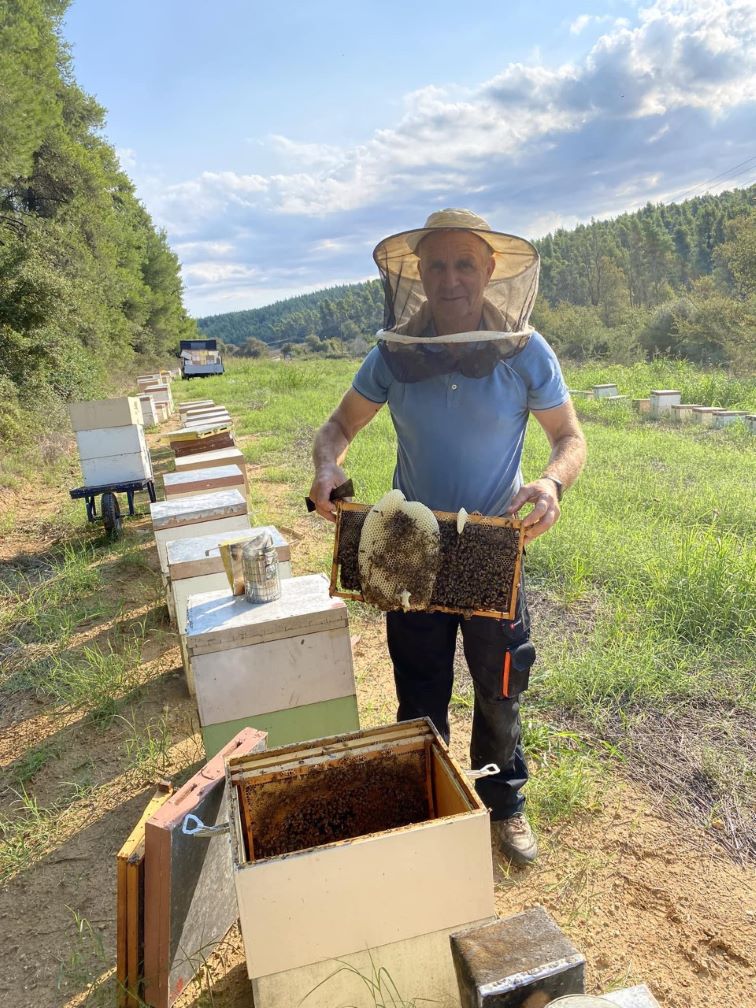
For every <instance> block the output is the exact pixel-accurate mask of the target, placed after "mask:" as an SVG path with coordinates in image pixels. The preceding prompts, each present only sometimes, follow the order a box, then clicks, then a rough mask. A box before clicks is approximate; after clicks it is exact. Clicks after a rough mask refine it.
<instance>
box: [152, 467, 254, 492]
mask: <svg viewBox="0 0 756 1008" xmlns="http://www.w3.org/2000/svg"><path fill="white" fill-rule="evenodd" d="M163 489H164V490H165V499H166V500H182V499H183V498H184V497H196V496H197V494H204V493H212V492H213V491H214V490H238V491H239V493H240V494H241V495H242V496H243V497H246V496H247V487H246V484H245V482H244V473H243V472H242V471H241V469H240V468H239V466H236V465H228V466H216V467H215V468H214V469H213V468H210V469H192V470H190V471H189V472H175V473H166V474H165V475H164V476H163Z"/></svg>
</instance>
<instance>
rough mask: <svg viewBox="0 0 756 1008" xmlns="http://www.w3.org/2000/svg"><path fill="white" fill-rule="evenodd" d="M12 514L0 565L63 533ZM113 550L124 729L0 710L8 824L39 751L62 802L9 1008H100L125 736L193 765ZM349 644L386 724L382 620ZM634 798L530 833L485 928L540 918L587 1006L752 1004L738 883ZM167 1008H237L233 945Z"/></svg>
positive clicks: (170, 766)
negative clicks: (645, 990)
mask: <svg viewBox="0 0 756 1008" xmlns="http://www.w3.org/2000/svg"><path fill="white" fill-rule="evenodd" d="M252 476H253V479H254V496H255V498H256V499H258V500H265V502H266V515H265V517H266V519H267V518H268V516H269V515H274V514H277V513H280V514H284V515H292V514H295V511H294V510H293V508H292V496H291V492H290V491H289V489H288V488H286V487H285V486H282V485H281V484H278V483H265V482H263V481H262V480H261V479H260V477H259V473H257V472H255V473H253V474H252ZM22 504H23V507H24V508H25V511H24V514H23V516H22V520H21V521H20V522H19V523H18V525H17V527H16V529H15V530H14V532H13V533H12V538H11V539H6V541H5V542H4V543H3V547H2V550H3V552H2V555H0V562H3V561H5V562H8V561H9V560H11V559H13V562H14V563H17V562H18V558H19V557H24V556H26V557H28V558H31V559H30V560H29V563H33V562H36V561H35V560H34V558H38V557H40V556H41V555H42V554H43V553H44V552H45V550H48V549H49V548H50V547H51V546H52V545H54V543H55V540H56V539H57V538H59V537H60V535H61V532H60V530H59V529H57V528H52V530H51V531H48V532H47V533H46V532H45V529H46V528H47V529H49V526H48V524H47V522H48V519H49V518H54V515H55V513H56V508H57V507H58V506H59V504H60V501H59V500H58V501H57V502H56V500H55V497H54V495H53V496H52V499H51V498H50V494H49V491H47V490H45V491H44V493H42V492H40V494H39V495H36V496H35V495H33V496H32V497H31V499H27V500H26V503H23V502H21V503H17V505H16V506H17V507H19V506H22ZM82 521H83V506H82ZM282 524H283V525H284V526H285V527H286V528H287V529H288V530H289V531H290V533H291V534H292V535H291V538H292V542H293V543H294V545H293V549H292V554H293V562H294V572H295V573H297V574H303V573H309V572H312V571H316V570H320V569H322V557H323V555H324V544H325V543H326V536H327V531H326V530H325V529H324V528H323V526H322V524H321V523H319V522H318V521H317V520H315V519H312V518H307V517H305V516H302V517H294V518H291V519H290V520H287V521H284V522H282ZM128 535H129V536H130V537H131V538H132V540H133V543H134V545H135V546H139V547H140V548H141V552H140V556H142V557H143V559H144V564H143V566H142V567H135V568H134V569H133V570H131V571H130V590H129V592H128V593H127V595H126V596H124V604H123V606H122V609H121V611H120V615H119V621H120V622H123V621H126V622H128V621H129V620H131V619H135V618H137V617H139V616H140V614H142V616H143V614H144V611H145V608H146V609H147V611H148V612H151V613H152V622H151V624H150V626H151V629H150V630H149V632H148V634H147V637H146V639H145V641H144V643H143V645H142V649H141V655H140V657H139V669H138V672H139V676H138V681H139V683H140V685H139V686H138V687H135V688H134V691H133V696H131V697H129V698H128V699H127V702H126V703H125V705H124V706H123V708H122V715H121V716H119V717H116V718H113V719H111V720H110V721H105V722H92V721H91V720H89V719H87V718H85V717H82V716H81V715H80V714H79V713H78V712H77V711H75V710H68V711H54V710H52V709H51V707H50V705H49V703H45V702H44V701H43V700H38V699H36V698H35V697H34V696H33V695H30V694H16V695H14V696H13V697H12V698H11V699H10V701H9V702H6V703H5V705H4V707H3V710H2V712H1V714H0V766H1V767H2V774H3V777H2V778H1V779H0V794H2V795H3V798H4V805H5V807H6V808H11V807H12V814H13V815H15V814H17V798H14V792H13V789H12V782H13V780H14V776H13V775H14V772H15V771H17V770H18V768H19V766H23V765H25V761H28V759H29V754H30V753H31V752H33V751H35V749H38V748H39V747H40V746H42V745H48V746H50V747H51V749H50V752H51V753H52V754H53V757H52V758H51V759H48V761H47V762H46V763H45V765H44V767H43V769H41V770H40V771H39V772H38V773H37V774H32V775H31V776H30V777H28V779H27V783H26V787H27V788H28V793H29V794H31V795H33V796H34V797H35V798H36V799H37V801H38V803H39V807H40V808H41V809H44V808H46V807H49V806H50V805H51V804H52V803H53V802H54V801H55V800H57V798H58V797H59V796H60V795H62V794H65V795H66V796H70V795H71V794H73V801H72V802H71V803H70V805H69V807H68V811H66V812H65V813H64V814H62V815H61V816H59V817H55V818H54V819H53V820H51V821H46V820H44V818H43V819H42V820H41V821H40V823H39V824H38V826H35V825H34V823H33V822H32V823H31V824H30V825H29V828H28V831H27V832H26V834H25V835H23V836H22V837H20V843H21V845H22V846H23V847H24V848H25V849H26V850H27V851H31V854H30V856H27V859H26V862H24V863H23V867H22V868H21V869H20V870H19V871H18V872H17V873H16V874H15V876H14V877H13V878H12V879H11V881H10V882H8V883H7V884H6V885H5V886H4V887H3V889H2V891H0V937H1V938H2V948H3V953H4V955H3V960H4V969H3V971H2V975H1V976H0V994H3V995H5V996H4V998H3V1001H4V1003H7V1004H9V1005H10V1004H12V1005H14V1006H16V1008H25V1006H29V1008H31V1006H34V1008H59V1006H61V1005H65V1006H66V1008H74V1006H78V1005H84V1004H87V1005H99V1004H102V1005H105V1004H112V987H111V986H110V984H111V983H112V980H111V979H110V978H111V977H112V964H113V961H114V956H115V898H114V893H115V854H116V852H117V850H118V848H119V847H120V845H121V843H122V842H123V840H124V839H125V837H126V836H127V835H128V833H129V832H130V830H131V828H132V826H133V824H134V822H135V821H136V820H137V818H138V816H139V814H140V811H141V810H142V808H143V807H144V805H145V804H146V803H147V800H148V797H149V796H150V794H151V792H152V787H151V784H150V781H151V778H152V777H154V774H155V772H156V767H155V765H153V764H151V763H150V760H149V759H148V758H147V757H148V756H149V755H150V753H149V751H147V749H148V747H143V749H142V751H140V752H138V753H135V752H134V749H133V744H132V741H131V740H132V739H133V736H134V734H135V733H136V734H137V735H138V736H139V737H141V739H142V740H143V741H144V740H145V738H148V737H149V738H153V739H154V742H155V745H154V746H153V749H154V750H155V751H154V752H153V753H152V755H153V757H154V760H155V761H156V762H159V763H160V769H162V770H164V771H166V772H175V773H178V772H180V771H182V770H183V769H185V768H186V767H188V766H189V765H191V764H192V763H193V762H195V761H196V759H197V758H198V756H199V755H200V751H201V750H200V747H199V740H198V736H197V724H196V712H195V709H194V705H193V703H192V702H191V701H190V699H189V697H188V695H187V692H186V689H185V686H184V681H183V675H182V672H181V670H180V660H179V654H178V648H177V646H176V638H175V635H174V634H173V633H172V632H171V630H170V628H169V626H168V624H167V622H166V621H165V619H164V618H163V616H162V613H161V611H160V607H159V604H158V602H156V601H155V600H156V598H157V596H156V581H157V574H156V571H157V558H156V555H155V554H154V549H152V548H151V547H150V541H151V532H150V528H149V520H148V519H146V518H142V519H140V520H138V521H130V522H129V525H128ZM101 590H102V591H103V592H105V593H120V595H121V596H123V578H122V576H119V574H118V570H117V569H115V570H113V571H111V572H110V573H108V571H107V570H105V572H104V573H103V587H102V589H101ZM140 618H141V617H140ZM116 629H117V628H116V627H114V625H113V620H112V619H110V622H108V620H103V621H102V622H101V623H99V624H98V623H97V621H95V622H94V623H92V624H90V625H87V626H86V627H85V628H82V633H83V634H84V639H85V640H86V639H92V637H93V635H94V637H97V639H98V640H99V641H100V643H102V642H103V641H107V640H115V637H114V634H115V630H116ZM352 629H353V633H354V634H356V635H358V636H359V641H358V642H357V644H356V646H355V665H356V674H357V683H358V699H359V704H360V711H361V717H362V721H363V724H364V725H366V726H367V725H374V724H381V723H386V722H389V721H391V720H392V719H393V716H394V696H393V688H392V679H391V671H390V666H389V663H388V659H387V655H386V651H385V643H384V639H383V626H382V620H381V619H379V618H375V617H373V616H372V615H370V614H367V613H364V612H359V611H355V614H354V616H353V618H352ZM536 633H537V630H536ZM98 634H99V636H98ZM123 711H125V718H124V716H123ZM126 722H128V723H126ZM468 739H469V712H466V711H463V712H459V711H457V712H455V715H454V719H453V741H452V748H453V751H454V753H455V755H456V756H457V757H458V758H459V759H460V761H461V762H462V763H463V764H464V763H466V746H467V742H468ZM130 745H132V748H131V749H130V748H129V746H130ZM72 787H73V790H72ZM76 788H78V791H77V790H76ZM649 799H650V796H649V795H647V794H645V793H644V792H643V790H642V789H641V788H640V787H639V786H638V785H636V784H633V783H632V782H630V781H628V780H627V779H625V778H623V777H622V776H621V775H620V773H619V772H618V773H616V774H613V775H612V776H611V777H610V780H609V784H608V786H607V787H606V788H605V790H604V792H603V796H602V800H601V803H600V807H599V808H598V810H597V812H596V813H595V815H592V816H591V817H590V818H584V819H580V820H576V821H572V822H570V823H569V825H566V826H559V827H553V828H546V829H544V830H543V831H542V833H541V846H542V856H541V858H540V861H539V862H538V864H537V866H535V867H534V868H532V869H529V870H512V869H509V868H508V867H507V866H502V865H497V868H496V902H497V908H498V911H499V913H500V914H502V915H506V914H509V913H512V912H514V911H517V910H520V909H523V908H526V907H529V906H533V905H535V904H542V905H544V906H546V907H547V909H548V910H549V912H550V913H551V914H552V915H553V916H554V917H555V919H556V920H557V921H558V922H559V924H560V925H561V926H562V927H563V928H564V929H565V931H566V932H567V933H568V934H569V935H570V936H571V937H572V938H573V940H574V941H575V942H576V944H577V945H578V947H579V948H580V949H581V950H582V951H583V952H584V953H585V954H586V956H587V958H588V963H589V971H588V978H589V990H591V991H592V992H599V991H600V990H606V989H607V988H608V987H610V986H622V985H625V984H629V983H632V982H640V981H644V982H646V983H648V985H649V986H650V987H651V989H652V990H653V991H654V993H655V994H656V996H657V997H658V999H659V1001H660V1003H661V1005H662V1006H663V1008H710V1006H712V1005H717V1006H719V1005H723V1006H724V1005H727V1006H729V1005H732V1006H733V1008H734V1006H736V1005H737V1006H745V1005H747V1004H751V1003H753V1002H752V1000H751V998H752V992H753V984H754V975H755V974H754V962H755V961H756V937H755V929H754V924H755V923H756V899H755V892H754V884H753V883H754V880H753V876H752V873H751V872H749V871H748V870H747V869H744V868H741V867H738V866H736V865H734V864H732V863H731V862H729V861H728V860H727V859H726V857H725V856H724V855H722V854H721V853H720V852H719V851H718V849H716V848H715V847H714V846H713V844H712V842H711V841H710V840H709V839H708V838H707V837H706V836H705V835H704V834H703V833H702V832H699V831H695V830H692V829H691V828H690V827H689V826H687V825H686V824H684V823H682V822H681V821H678V820H677V819H675V818H674V816H671V817H670V818H668V819H663V818H662V817H660V815H659V814H658V813H657V812H655V811H653V810H652V807H651V803H650V800H649ZM37 851H39V853H36V852H37ZM93 982H94V987H93V988H92V989H90V990H89V993H88V994H87V993H86V992H87V988H88V985H89V984H92V983H93ZM177 1004H178V1008H189V1006H192V1008H206V1006H207V1005H209V1004H212V1005H213V1006H216V1008H242V1006H245V1008H246V1006H248V1005H249V987H248V984H247V981H246V973H245V968H244V961H243V954H242V950H241V944H240V939H239V935H238V932H236V930H233V931H232V932H231V933H230V935H229V936H228V938H227V940H226V942H225V943H224V944H223V946H222V948H221V950H220V952H219V953H218V954H217V955H216V956H214V957H213V958H212V960H211V961H210V962H209V964H208V968H207V970H206V972H205V974H204V976H203V977H202V978H201V979H200V981H198V982H197V983H195V984H194V985H193V986H192V987H191V988H190V989H189V990H188V991H187V992H186V993H185V994H184V995H183V996H182V998H181V999H180V1001H179V1002H178V1003H177Z"/></svg>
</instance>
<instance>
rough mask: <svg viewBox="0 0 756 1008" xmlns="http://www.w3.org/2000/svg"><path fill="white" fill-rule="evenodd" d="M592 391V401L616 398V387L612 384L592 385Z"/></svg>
mask: <svg viewBox="0 0 756 1008" xmlns="http://www.w3.org/2000/svg"><path fill="white" fill-rule="evenodd" d="M592 391H593V398H594V399H608V398H610V397H611V396H616V395H617V392H618V389H617V386H616V385H615V384H614V383H613V382H612V383H611V384H607V385H594V386H593V389H592Z"/></svg>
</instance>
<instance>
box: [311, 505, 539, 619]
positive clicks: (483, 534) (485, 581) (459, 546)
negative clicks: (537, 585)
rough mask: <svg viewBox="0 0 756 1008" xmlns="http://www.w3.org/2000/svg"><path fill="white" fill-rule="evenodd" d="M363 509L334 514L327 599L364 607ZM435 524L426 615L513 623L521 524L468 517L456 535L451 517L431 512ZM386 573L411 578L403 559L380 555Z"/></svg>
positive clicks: (356, 507) (365, 508)
mask: <svg viewBox="0 0 756 1008" xmlns="http://www.w3.org/2000/svg"><path fill="white" fill-rule="evenodd" d="M368 511H369V508H368V506H367V505H364V504H341V505H340V506H339V508H338V516H337V531H336V542H335V547H334V561H333V571H332V575H331V593H332V594H334V595H341V596H342V597H345V598H356V599H360V600H362V601H365V599H364V597H363V593H362V584H361V581H360V570H359V563H358V551H359V545H360V536H361V534H362V526H363V524H364V521H365V516H366V515H367V512H368ZM434 514H435V515H436V517H437V518H438V526H439V533H440V537H441V544H440V554H441V555H440V564H439V569H438V573H437V576H436V582H435V585H434V588H433V594H432V596H431V601H430V606H429V608H430V609H435V610H438V611H441V612H455V613H460V614H461V615H464V616H469V615H473V614H477V615H481V616H493V617H496V618H514V612H515V608H516V601H517V586H518V581H519V576H520V565H521V558H522V532H521V522H519V521H514V520H510V519H505V518H483V517H481V516H478V515H470V516H469V517H468V519H467V522H466V524H465V526H464V530H463V531H462V533H461V534H459V533H458V532H457V516H456V515H455V514H450V513H448V512H441V511H436V512H434ZM384 553H385V555H386V560H385V562H386V563H387V564H389V565H392V571H396V570H397V569H402V568H404V569H406V571H407V574H406V580H407V581H408V582H409V581H410V580H411V578H412V576H413V575H412V570H411V561H410V559H409V558H408V556H407V555H406V554H402V553H399V552H398V551H394V550H392V549H391V546H390V544H387V546H386V549H385V550H384Z"/></svg>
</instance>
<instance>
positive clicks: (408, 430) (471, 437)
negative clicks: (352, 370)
mask: <svg viewBox="0 0 756 1008" xmlns="http://www.w3.org/2000/svg"><path fill="white" fill-rule="evenodd" d="M353 387H354V388H355V389H356V391H357V392H359V393H360V395H362V396H364V397H365V398H366V399H370V401H371V402H375V403H388V406H389V410H390V412H391V419H392V421H393V424H394V428H395V430H396V436H397V442H398V445H397V460H396V469H395V470H394V487H396V488H398V489H399V490H401V491H402V493H403V494H404V496H405V497H406V498H407V499H408V500H419V501H422V502H423V504H426V505H427V506H428V507H430V508H433V509H434V510H437V511H458V510H459V509H460V508H461V507H463V508H465V509H466V510H467V511H470V512H472V511H480V513H481V514H484V515H501V514H504V512H505V511H506V509H507V505H508V503H509V502H510V500H511V499H512V497H514V495H515V494H516V493H517V491H518V490H519V488H520V486H521V485H522V475H521V473H520V459H521V457H522V446H523V443H524V440H525V427H526V426H527V422H528V415H529V411H530V410H546V409H552V408H553V407H555V406H561V405H562V404H563V403H565V402H566V401H567V399H568V398H569V393H568V391H567V386H566V385H565V383H564V378H563V377H562V371H561V368H560V367H559V362H558V361H557V359H556V356H555V354H554V351H553V350H552V349H551V347H550V346H549V344H548V343H547V342H546V340H545V339H544V338H543V336H541V335H540V334H539V333H536V332H534V333H533V335H532V336H531V338H530V340H529V341H528V343H527V344H526V346H525V348H524V349H523V350H521V351H520V352H519V353H518V354H516V355H515V356H514V357H510V358H509V360H506V361H501V362H500V363H499V364H497V365H496V367H495V369H494V371H493V373H492V374H491V375H489V376H488V377H487V378H466V377H465V376H464V375H462V374H458V373H455V374H448V375H441V376H438V377H434V378H426V379H425V380H424V381H419V382H411V383H410V382H408V383H405V382H400V381H397V380H396V379H395V378H394V377H393V375H392V374H391V371H390V370H389V367H388V365H387V364H386V363H385V361H384V360H383V357H382V356H381V353H380V350H379V349H378V347H373V349H372V350H371V351H370V353H369V354H368V355H367V357H366V358H365V360H364V361H363V362H362V365H361V366H360V369H359V371H358V372H357V374H356V375H355V378H354V382H353Z"/></svg>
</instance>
